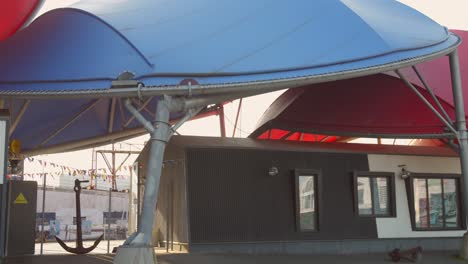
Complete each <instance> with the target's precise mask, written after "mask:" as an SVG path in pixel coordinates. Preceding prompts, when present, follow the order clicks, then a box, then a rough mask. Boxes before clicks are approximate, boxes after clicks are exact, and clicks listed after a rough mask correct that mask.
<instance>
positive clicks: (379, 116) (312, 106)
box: [250, 31, 468, 142]
mask: <svg viewBox="0 0 468 264" xmlns="http://www.w3.org/2000/svg"><path fill="white" fill-rule="evenodd" d="M454 32H455V33H456V34H458V35H459V36H460V37H462V38H464V39H468V32H467V31H454ZM458 50H459V58H460V66H461V74H462V82H463V83H464V84H465V86H464V87H466V88H464V90H465V91H466V92H465V93H464V97H465V98H464V99H465V102H468V44H467V43H466V42H464V43H462V44H461V46H460V47H459V49H458ZM418 69H419V70H420V71H421V72H422V75H423V76H424V78H425V79H426V81H427V82H428V84H429V86H430V87H431V89H432V90H433V91H434V92H435V94H436V95H437V97H438V98H439V100H440V102H441V104H442V106H443V107H444V109H445V110H446V111H447V112H448V114H449V116H450V117H451V118H452V120H454V119H455V114H454V107H453V97H452V91H451V76H450V68H449V63H448V58H447V57H443V58H439V59H437V60H434V61H430V62H426V63H423V64H421V65H418ZM403 73H404V74H405V76H407V78H408V79H409V80H410V81H412V82H413V83H414V84H415V85H416V87H417V88H418V90H419V91H420V92H421V93H422V94H423V95H424V96H425V97H426V98H427V99H428V101H430V102H431V103H432V104H433V106H435V107H436V108H437V106H436V104H435V103H434V102H433V100H432V99H431V98H430V95H429V93H428V92H427V91H426V90H425V89H424V88H421V87H424V86H423V85H422V84H421V82H420V81H419V79H418V78H417V76H416V74H415V73H414V72H413V71H412V70H411V69H405V70H403ZM465 111H466V112H467V113H468V104H465ZM446 132H447V131H446V128H445V125H444V124H443V123H442V122H441V121H440V120H439V119H438V118H437V117H436V115H435V114H434V113H432V112H431V111H430V110H429V108H428V107H427V106H426V105H425V104H424V103H423V102H422V101H421V100H420V99H419V98H418V97H417V95H416V94H415V93H414V92H412V91H411V90H410V89H409V88H408V87H407V86H406V85H405V84H404V83H403V81H401V80H400V79H399V78H398V77H395V76H394V74H393V73H389V74H378V75H371V76H366V77H360V78H355V79H348V80H340V81H335V82H328V83H320V84H314V85H310V86H307V87H303V88H300V89H290V90H288V91H286V92H285V93H284V94H282V95H281V96H280V97H279V98H278V99H277V100H276V101H275V102H274V103H273V104H272V105H271V106H270V107H269V108H268V109H267V111H266V112H265V113H264V115H263V116H262V118H261V119H260V121H259V123H258V125H257V129H256V130H255V131H254V132H253V133H252V134H251V135H250V137H255V138H260V139H283V140H294V141H296V140H298V141H323V142H333V141H336V140H337V139H338V137H336V136H342V137H343V136H344V137H368V136H371V137H414V138H421V137H422V138H437V137H441V135H443V134H444V133H446ZM330 135H333V136H330Z"/></svg>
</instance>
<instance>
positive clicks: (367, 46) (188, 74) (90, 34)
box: [0, 0, 459, 96]
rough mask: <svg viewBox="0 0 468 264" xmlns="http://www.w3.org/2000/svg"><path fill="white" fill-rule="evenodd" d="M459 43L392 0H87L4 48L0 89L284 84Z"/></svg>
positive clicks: (341, 74)
mask: <svg viewBox="0 0 468 264" xmlns="http://www.w3.org/2000/svg"><path fill="white" fill-rule="evenodd" d="M458 43H459V39H458V38H457V37H456V36H455V35H452V34H451V33H449V32H448V31H447V29H446V28H444V27H442V26H440V25H439V24H437V23H435V22H434V21H432V20H431V19H429V18H428V17H426V16H424V15H423V14H421V13H419V12H417V11H415V10H414V9H411V8H409V7H407V6H405V5H403V4H401V3H399V2H397V1H393V0H342V1H339V0H317V1H310V0H297V1H294V3H292V2H290V1H277V0H256V1H248V0H232V1H218V0H197V1H184V0H171V1H163V0H99V1H98V0H87V1H80V2H79V3H78V4H76V5H75V6H73V7H72V8H62V9H56V10H52V11H50V12H48V13H46V14H44V15H42V16H40V17H39V18H37V19H36V20H35V21H34V22H33V23H32V24H31V25H30V26H29V27H28V28H26V29H25V30H23V31H22V32H19V33H18V34H16V35H15V36H13V37H11V38H10V39H8V40H7V41H4V42H2V43H0V58H1V60H0V95H1V94H3V95H16V96H20V95H31V94H37V93H38V92H42V94H44V92H45V93H51V94H54V93H58V92H59V91H60V93H65V94H66V93H68V94H76V93H78V91H85V93H95V94H99V93H100V94H106V93H109V92H111V93H113V94H116V95H118V94H119V90H118V89H110V87H111V86H112V81H113V80H116V79H117V78H118V77H119V76H120V75H121V74H122V73H123V72H131V73H132V74H134V77H133V79H134V80H136V81H137V82H141V83H143V84H144V85H145V86H156V87H157V88H158V93H159V94H162V93H164V92H165V91H166V90H169V89H173V88H174V87H175V88H177V87H179V84H181V82H182V81H183V80H184V79H187V78H191V79H194V80H195V81H196V83H198V84H200V85H201V86H204V85H205V86H209V85H215V86H216V87H215V88H218V87H219V85H224V86H223V87H224V88H226V87H229V85H234V84H235V85H237V86H239V85H240V86H242V85H245V87H246V89H253V87H254V86H252V83H258V82H266V83H268V82H272V81H281V82H282V83H281V84H280V85H282V86H283V88H286V87H290V86H293V85H294V81H297V80H303V81H304V79H305V82H306V83H307V82H308V83H311V82H319V81H323V80H324V78H322V77H323V76H327V78H329V79H330V78H333V79H339V78H346V77H348V75H347V73H351V72H354V74H356V72H359V74H360V75H366V74H370V73H376V72H380V71H383V70H388V69H389V67H393V68H397V67H400V66H401V65H403V64H404V63H409V64H411V63H413V64H414V63H416V62H419V61H421V60H425V59H428V58H431V57H433V56H439V55H442V54H445V53H448V52H449V51H450V50H452V49H454V48H455V47H456V46H457V45H458ZM300 84H305V83H300ZM196 88H197V87H196ZM122 96H128V94H125V95H124V94H122Z"/></svg>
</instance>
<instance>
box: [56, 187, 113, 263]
mask: <svg viewBox="0 0 468 264" xmlns="http://www.w3.org/2000/svg"><path fill="white" fill-rule="evenodd" d="M82 182H89V181H80V180H78V179H76V180H75V187H74V188H73V190H74V191H75V197H76V248H72V247H69V246H67V245H66V244H65V243H64V242H63V241H62V240H61V239H60V238H58V237H57V236H55V239H56V240H57V242H58V243H59V244H60V246H62V247H63V249H65V250H66V251H68V252H70V253H74V254H86V253H89V252H91V251H92V250H93V249H95V248H96V247H97V246H98V244H99V242H101V240H102V238H103V237H104V234H102V235H101V236H100V237H99V238H98V239H97V240H96V241H95V242H94V244H93V245H92V246H91V247H89V248H85V247H83V234H82V231H81V205H80V193H81V185H80V184H81V183H82Z"/></svg>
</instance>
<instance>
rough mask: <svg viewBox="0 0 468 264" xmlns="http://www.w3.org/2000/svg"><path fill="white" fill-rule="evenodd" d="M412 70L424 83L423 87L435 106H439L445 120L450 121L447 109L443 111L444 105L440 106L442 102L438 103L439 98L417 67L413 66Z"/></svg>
mask: <svg viewBox="0 0 468 264" xmlns="http://www.w3.org/2000/svg"><path fill="white" fill-rule="evenodd" d="M412 68H413V71H414V72H415V73H416V75H417V76H418V78H419V80H420V81H421V83H422V84H423V85H424V87H425V88H426V90H427V92H428V93H429V94H430V95H431V97H432V100H434V102H435V103H436V104H437V106H438V107H439V109H440V111H441V112H442V114H443V115H444V117H445V119H446V120H447V121H452V118H450V116H449V115H448V114H447V111H445V109H444V107H442V104H441V103H440V101H439V99H437V97H436V96H435V94H434V92H433V91H432V89H431V88H430V87H429V85H428V84H427V82H426V80H425V79H424V77H423V76H422V74H421V73H420V72H419V70H418V68H416V66H413V67H412Z"/></svg>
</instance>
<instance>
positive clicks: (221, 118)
mask: <svg viewBox="0 0 468 264" xmlns="http://www.w3.org/2000/svg"><path fill="white" fill-rule="evenodd" d="M218 115H219V130H220V132H221V137H223V138H224V137H226V123H225V121H224V106H223V105H219V110H218Z"/></svg>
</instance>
